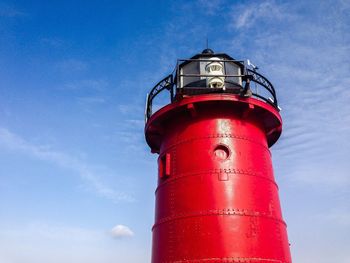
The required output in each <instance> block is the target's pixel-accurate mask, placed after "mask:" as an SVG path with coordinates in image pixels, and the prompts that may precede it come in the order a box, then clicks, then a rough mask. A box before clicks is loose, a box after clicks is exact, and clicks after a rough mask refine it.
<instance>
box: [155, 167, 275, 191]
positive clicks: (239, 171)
mask: <svg viewBox="0 0 350 263" xmlns="http://www.w3.org/2000/svg"><path fill="white" fill-rule="evenodd" d="M220 172H223V173H228V174H244V175H248V176H255V177H258V178H261V179H263V180H266V181H269V182H270V183H272V184H273V185H274V186H276V188H277V190H278V185H277V183H276V182H275V181H274V180H271V179H269V178H267V177H265V176H260V175H257V174H256V173H254V172H249V171H246V170H243V169H212V170H207V171H203V172H195V173H182V174H179V175H173V176H170V177H169V178H166V179H165V181H164V182H162V183H160V184H159V185H158V187H157V189H156V191H155V193H157V192H158V189H159V188H161V187H162V186H164V185H166V184H169V183H173V182H175V181H177V180H179V179H182V178H185V177H191V176H198V175H202V174H213V173H220Z"/></svg>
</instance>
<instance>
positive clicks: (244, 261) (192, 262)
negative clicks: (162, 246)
mask: <svg viewBox="0 0 350 263" xmlns="http://www.w3.org/2000/svg"><path fill="white" fill-rule="evenodd" d="M223 261H224V262H225V263H255V262H258V263H261V262H271V263H290V262H287V261H282V260H279V259H273V258H245V257H230V258H202V259H189V260H186V259H184V260H175V261H162V263H197V262H214V263H219V262H223Z"/></svg>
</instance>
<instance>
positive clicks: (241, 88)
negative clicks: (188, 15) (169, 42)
mask: <svg viewBox="0 0 350 263" xmlns="http://www.w3.org/2000/svg"><path fill="white" fill-rule="evenodd" d="M256 69H257V68H256V67H254V66H252V64H251V63H250V62H249V60H247V61H244V60H236V59H234V58H232V57H231V56H229V55H227V54H226V53H215V52H214V51H213V50H212V49H210V48H206V49H204V50H203V51H202V52H201V53H198V54H196V55H194V56H193V57H191V58H190V59H178V61H177V65H176V68H175V70H174V71H173V72H174V73H172V74H170V75H169V76H167V77H166V78H164V79H162V80H161V81H159V82H158V83H157V84H156V85H155V86H154V88H153V89H152V90H151V91H150V93H149V94H148V96H147V102H146V116H145V118H146V120H147V119H148V118H149V117H150V116H151V115H152V113H153V111H152V104H153V100H154V99H155V98H156V96H157V95H158V94H159V93H160V92H162V91H164V90H167V91H168V92H169V93H170V94H169V95H170V102H175V101H179V100H181V99H182V98H183V97H188V96H196V95H200V94H212V93H225V94H232V95H235V96H240V97H244V98H249V97H253V98H255V99H258V100H261V101H263V102H265V103H268V104H270V105H272V106H273V107H275V108H276V109H277V110H279V109H280V108H279V107H278V103H277V97H276V92H275V89H274V87H273V85H272V84H271V82H270V81H269V80H268V79H267V78H265V77H264V76H263V75H261V74H260V73H258V72H257V71H256ZM251 82H254V83H255V85H254V87H262V88H261V89H260V88H259V89H258V88H256V89H252V88H251V85H250V84H251ZM258 91H259V92H258Z"/></svg>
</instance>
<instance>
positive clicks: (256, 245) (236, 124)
mask: <svg viewBox="0 0 350 263" xmlns="http://www.w3.org/2000/svg"><path fill="white" fill-rule="evenodd" d="M281 130H282V120H281V117H280V115H279V113H278V112H277V111H276V109H275V108H274V107H272V106H270V105H268V104H267V103H265V102H262V101H260V100H257V99H253V98H242V97H240V96H238V95H233V94H207V95H196V96H190V97H185V98H183V99H181V100H179V101H177V102H174V103H172V104H169V105H167V106H165V107H164V108H162V109H160V110H159V111H157V112H156V113H155V114H153V115H152V117H151V118H150V119H149V120H148V122H147V124H146V128H145V133H146V140H147V143H148V144H149V146H150V147H151V149H152V151H153V152H157V153H159V158H158V164H159V176H158V187H157V190H156V214H155V224H154V226H153V249H152V263H175V262H176V263H178V262H193V263H194V262H226V263H228V262H250V263H255V262H256V263H290V262H291V256H290V251H289V243H288V238H287V232H286V224H285V222H284V221H283V219H282V214H281V207H280V202H279V196H278V186H277V184H276V182H275V179H274V175H273V168H272V163H271V154H270V151H269V147H270V146H271V145H273V144H274V143H275V142H276V141H277V140H278V138H279V136H280V134H281Z"/></svg>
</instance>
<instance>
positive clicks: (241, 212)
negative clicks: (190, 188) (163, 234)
mask: <svg viewBox="0 0 350 263" xmlns="http://www.w3.org/2000/svg"><path fill="white" fill-rule="evenodd" d="M220 215H222V216H250V217H264V218H268V219H271V220H274V221H278V222H280V223H281V224H283V225H284V226H285V227H287V224H286V223H285V222H284V221H283V220H282V219H280V218H278V217H275V216H272V215H271V214H270V213H269V212H259V211H254V210H247V209H235V208H231V209H230V208H228V209H222V210H220V209H210V210H202V211H199V212H196V213H179V214H177V215H176V216H168V217H164V218H162V219H160V220H158V221H157V222H156V223H155V224H154V225H153V227H152V230H153V229H154V228H156V227H158V226H159V225H161V224H164V223H167V222H170V221H175V220H182V219H186V218H189V217H202V216H220Z"/></svg>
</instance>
